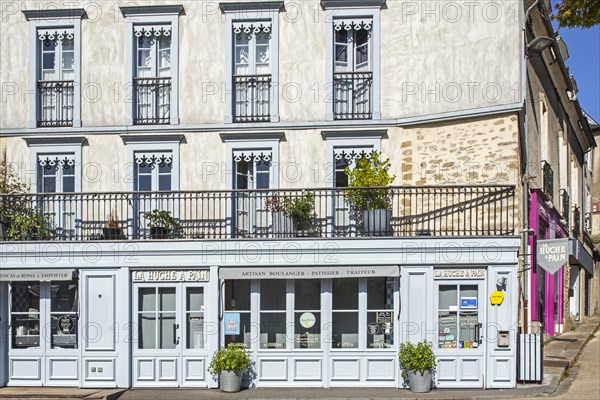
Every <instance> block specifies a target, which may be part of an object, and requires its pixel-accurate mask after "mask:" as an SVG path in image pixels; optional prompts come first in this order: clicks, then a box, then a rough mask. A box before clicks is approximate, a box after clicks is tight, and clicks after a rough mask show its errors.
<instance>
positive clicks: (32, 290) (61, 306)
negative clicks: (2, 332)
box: [10, 279, 79, 349]
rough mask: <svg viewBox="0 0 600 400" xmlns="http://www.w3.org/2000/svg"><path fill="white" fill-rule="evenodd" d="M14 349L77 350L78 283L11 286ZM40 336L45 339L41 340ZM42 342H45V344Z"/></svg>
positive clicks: (64, 282)
mask: <svg viewBox="0 0 600 400" xmlns="http://www.w3.org/2000/svg"><path fill="white" fill-rule="evenodd" d="M10 313H11V326H12V348H13V349H26V348H32V347H35V348H43V347H46V346H47V345H48V344H50V347H51V348H52V349H76V348H77V346H78V327H79V323H78V322H79V294H78V280H77V279H74V280H70V281H54V282H13V283H12V284H11V305H10ZM40 334H43V335H44V336H43V337H42V338H40ZM41 339H45V340H44V342H42V340H41Z"/></svg>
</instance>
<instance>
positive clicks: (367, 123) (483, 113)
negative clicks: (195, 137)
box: [0, 103, 523, 137]
mask: <svg viewBox="0 0 600 400" xmlns="http://www.w3.org/2000/svg"><path fill="white" fill-rule="evenodd" d="M522 109H523V103H510V104H502V105H499V106H491V107H479V108H472V109H467V110H458V111H449V112H444V113H437V114H427V115H419V116H415V117H404V118H397V119H380V120H360V121H357V120H351V121H345V120H339V121H323V120H322V121H298V122H296V121H284V122H259V123H245V124H244V123H240V124H180V125H172V126H171V125H133V126H129V125H121V126H86V127H78V128H63V127H61V128H2V127H0V129H1V130H2V135H3V136H4V137H14V136H17V137H19V136H22V137H25V136H39V135H48V136H54V135H63V134H65V132H70V133H72V134H80V135H107V134H124V135H133V134H152V133H163V134H171V132H172V133H183V132H186V133H196V132H198V133H200V132H225V131H229V132H231V133H232V134H236V135H238V134H243V133H255V134H259V133H260V132H269V133H273V132H282V131H286V130H305V129H310V130H313V129H319V130H322V129H328V130H333V129H340V130H341V129H346V130H354V129H387V128H393V127H408V126H415V125H423V124H432V123H437V122H446V121H456V120H469V119H473V118H480V117H491V116H495V115H503V114H509V113H516V112H520V111H522Z"/></svg>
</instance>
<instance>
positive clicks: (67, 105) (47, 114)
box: [37, 81, 74, 127]
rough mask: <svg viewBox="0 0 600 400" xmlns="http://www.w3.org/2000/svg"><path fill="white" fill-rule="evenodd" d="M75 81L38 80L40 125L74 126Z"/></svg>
mask: <svg viewBox="0 0 600 400" xmlns="http://www.w3.org/2000/svg"><path fill="white" fill-rule="evenodd" d="M73 88H74V82H73V81H38V99H39V100H38V121H37V123H38V126H39V127H51V126H57V127H60V126H73V108H74V97H73Z"/></svg>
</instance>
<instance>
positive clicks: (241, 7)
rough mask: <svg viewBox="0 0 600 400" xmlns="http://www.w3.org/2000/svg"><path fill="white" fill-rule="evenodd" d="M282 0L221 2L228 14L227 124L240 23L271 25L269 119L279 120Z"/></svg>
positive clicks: (231, 103) (226, 63)
mask: <svg viewBox="0 0 600 400" xmlns="http://www.w3.org/2000/svg"><path fill="white" fill-rule="evenodd" d="M283 4H284V2H283V1H266V2H262V1H257V2H252V3H248V2H235V3H233V2H221V3H219V6H220V8H221V11H222V12H223V14H224V15H225V123H226V124H231V123H233V120H234V115H233V106H234V104H233V103H234V101H233V97H234V87H233V75H234V70H235V59H234V51H235V38H234V33H233V25H234V23H237V22H248V23H253V22H256V23H260V22H269V23H270V24H271V40H270V42H269V50H270V52H271V57H270V69H271V90H270V92H271V94H270V100H271V102H270V114H271V118H270V122H279V11H280V10H281V8H282V7H283Z"/></svg>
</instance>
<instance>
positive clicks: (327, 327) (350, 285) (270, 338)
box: [219, 266, 399, 387]
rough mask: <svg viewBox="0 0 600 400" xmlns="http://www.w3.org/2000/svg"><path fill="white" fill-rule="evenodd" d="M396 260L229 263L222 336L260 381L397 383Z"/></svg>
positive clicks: (224, 271) (221, 274)
mask: <svg viewBox="0 0 600 400" xmlns="http://www.w3.org/2000/svg"><path fill="white" fill-rule="evenodd" d="M398 276H399V268H398V266H378V267H341V266H337V267H305V268H254V269H248V268H223V269H221V270H220V271H219V277H220V278H221V279H223V280H224V290H223V294H224V312H223V320H224V324H223V326H224V328H223V343H224V344H225V345H227V344H229V343H238V344H242V345H244V346H245V347H246V348H248V349H249V350H251V351H252V353H253V356H254V360H255V363H256V371H255V372H256V385H257V386H319V387H322V386H325V387H328V386H332V387H333V386H379V387H382V386H390V387H395V386H396V385H397V378H398V367H397V357H396V351H397V350H396V349H397V346H396V343H397V341H398V337H397V332H396V329H395V324H396V321H397V315H398V314H397V313H398V303H399V299H398V295H399V287H398Z"/></svg>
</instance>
